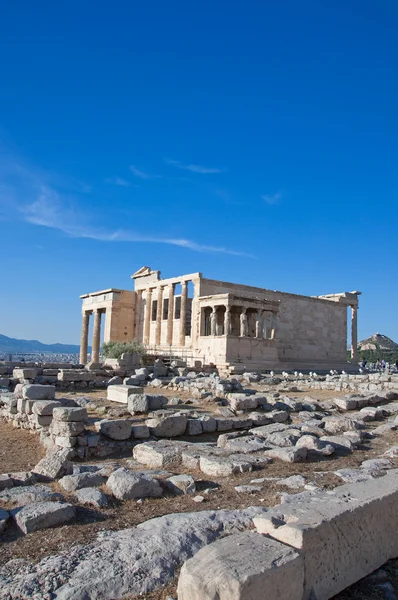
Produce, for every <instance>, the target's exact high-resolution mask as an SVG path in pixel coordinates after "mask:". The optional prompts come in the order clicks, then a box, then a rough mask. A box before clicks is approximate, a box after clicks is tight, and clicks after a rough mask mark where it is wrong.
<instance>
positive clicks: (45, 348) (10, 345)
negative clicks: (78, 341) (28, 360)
mask: <svg viewBox="0 0 398 600" xmlns="http://www.w3.org/2000/svg"><path fill="white" fill-rule="evenodd" d="M0 352H10V353H12V352H23V353H29V352H49V353H51V354H77V353H78V352H79V346H77V345H74V344H42V343H41V342H39V341H37V340H17V339H15V338H10V337H7V336H6V335H1V334H0Z"/></svg>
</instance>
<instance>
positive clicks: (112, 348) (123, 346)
mask: <svg viewBox="0 0 398 600" xmlns="http://www.w3.org/2000/svg"><path fill="white" fill-rule="evenodd" d="M102 354H103V355H104V357H105V358H120V357H121V356H122V354H139V355H140V356H144V355H145V348H144V346H143V345H142V344H141V343H140V342H139V341H138V340H132V341H131V342H112V341H110V342H106V343H105V344H103V346H102Z"/></svg>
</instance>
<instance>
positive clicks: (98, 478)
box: [58, 473, 106, 492]
mask: <svg viewBox="0 0 398 600" xmlns="http://www.w3.org/2000/svg"><path fill="white" fill-rule="evenodd" d="M105 482H106V477H104V476H103V475H100V474H99V473H78V474H76V475H65V477H62V479H60V480H59V481H58V483H59V485H60V486H61V487H62V488H63V489H64V490H65V491H66V492H74V491H75V490H80V489H81V488H87V487H95V486H99V485H103V484H104V483H105Z"/></svg>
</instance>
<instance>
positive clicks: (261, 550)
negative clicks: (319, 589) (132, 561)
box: [177, 531, 304, 600]
mask: <svg viewBox="0 0 398 600" xmlns="http://www.w3.org/2000/svg"><path fill="white" fill-rule="evenodd" d="M253 557H255V560H253ZM303 584H304V566H303V558H302V557H301V556H300V555H299V554H298V552H296V551H295V550H293V549H292V548H289V547H288V546H285V545H284V544H281V543H279V542H277V541H275V540H272V539H268V538H266V537H264V536H262V535H259V534H258V533H254V532H250V531H247V532H244V533H237V534H235V535H231V536H228V537H226V538H224V539H221V540H217V541H216V542H214V543H213V544H211V545H210V546H206V547H205V548H202V550H199V552H197V554H195V556H193V557H192V558H190V559H189V560H187V561H186V562H185V563H184V565H183V567H182V569H181V574H180V578H179V580H178V590H177V591H178V600H277V599H281V600H282V599H286V600H301V598H302V591H303Z"/></svg>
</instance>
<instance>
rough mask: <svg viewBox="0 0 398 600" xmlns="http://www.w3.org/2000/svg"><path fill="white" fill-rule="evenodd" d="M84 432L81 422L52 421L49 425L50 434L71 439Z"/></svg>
mask: <svg viewBox="0 0 398 600" xmlns="http://www.w3.org/2000/svg"><path fill="white" fill-rule="evenodd" d="M82 431H84V423H83V422H82V421H70V422H68V421H56V420H55V419H53V420H52V422H51V425H50V433H52V434H53V435H60V436H63V437H73V436H75V435H79V433H82Z"/></svg>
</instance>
